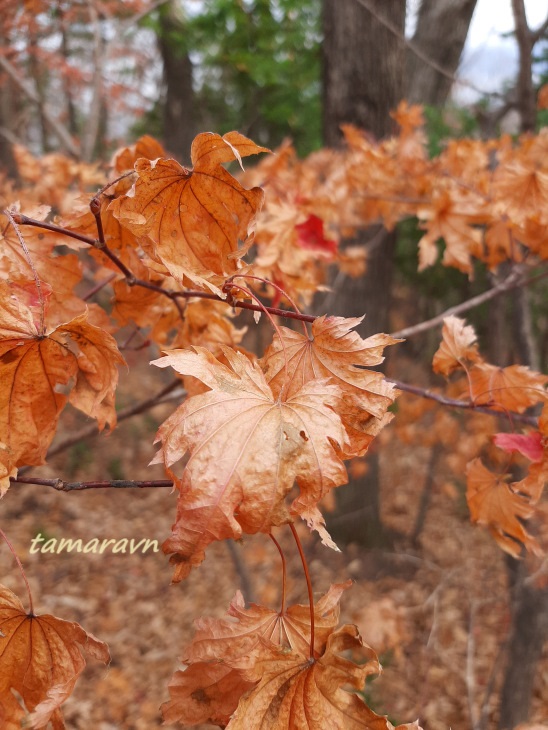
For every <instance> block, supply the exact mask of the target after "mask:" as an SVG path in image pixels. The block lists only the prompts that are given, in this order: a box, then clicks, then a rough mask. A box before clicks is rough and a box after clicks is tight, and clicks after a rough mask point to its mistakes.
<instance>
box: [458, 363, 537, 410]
mask: <svg viewBox="0 0 548 730" xmlns="http://www.w3.org/2000/svg"><path fill="white" fill-rule="evenodd" d="M469 376H470V397H471V398H472V400H473V401H474V403H475V404H476V405H489V406H490V407H491V408H494V409H495V410H500V411H505V410H508V411H516V412H517V413H523V411H525V410H526V409H527V408H529V407H530V406H534V405H535V404H536V403H542V402H543V401H545V400H546V398H547V395H548V394H547V392H546V389H545V387H544V386H545V385H546V383H548V375H543V374H542V373H536V372H535V371H534V370H531V369H530V368H528V367H526V366H525V365H510V366H508V367H506V368H499V367H497V366H495V365H490V364H489V363H477V364H476V365H474V367H472V368H471V369H470V372H469Z"/></svg>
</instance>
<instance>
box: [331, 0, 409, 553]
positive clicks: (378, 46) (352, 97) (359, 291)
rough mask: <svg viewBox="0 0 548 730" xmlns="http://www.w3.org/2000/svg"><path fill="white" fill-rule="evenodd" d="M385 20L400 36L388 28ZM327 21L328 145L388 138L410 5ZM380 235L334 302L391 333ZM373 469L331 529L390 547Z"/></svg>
mask: <svg viewBox="0 0 548 730" xmlns="http://www.w3.org/2000/svg"><path fill="white" fill-rule="evenodd" d="M383 19H384V20H386V21H387V22H389V23H390V25H392V26H394V27H395V28H396V29H397V30H398V33H394V32H392V31H391V30H389V29H388V28H387V27H386V25H384V24H383V23H382V20H383ZM323 23H324V46H323V99H324V108H323V131H324V142H325V144H326V145H327V146H330V147H337V146H339V145H340V144H341V141H342V135H341V131H340V125H341V124H345V123H350V124H353V125H355V126H358V127H361V128H363V129H365V130H367V131H368V132H370V133H372V134H373V135H374V136H375V137H377V138H382V137H384V136H387V135H388V134H390V133H391V132H392V131H393V126H392V120H391V118H390V111H391V110H392V109H394V108H395V107H396V106H397V104H398V102H399V101H400V100H401V98H402V96H403V61H404V40H403V39H404V35H403V34H404V27H405V0H359V1H358V0H324V15H323ZM375 237H378V238H377V240H376V242H375V245H374V246H373V247H372V248H371V251H370V255H368V260H367V272H366V274H365V276H364V277H363V278H361V279H352V278H350V277H345V280H344V282H343V283H342V286H341V287H340V289H339V291H338V292H337V297H336V303H335V313H337V314H340V315H342V316H345V317H353V316H359V315H361V314H363V313H364V312H365V313H366V315H367V316H366V318H365V321H364V322H363V323H362V326H361V328H360V330H361V331H360V334H362V335H367V334H372V333H373V332H383V331H387V330H388V313H389V308H390V296H391V294H390V292H391V285H392V271H393V254H394V248H395V244H396V234H395V232H393V233H388V232H387V231H384V230H380V231H379V230H378V229H371V228H369V229H367V230H364V231H360V232H358V236H357V241H358V242H360V243H363V244H364V245H365V244H366V243H367V242H368V241H369V240H371V239H373V238H375ZM352 243H356V241H352ZM343 245H344V244H343ZM368 465H369V473H368V474H367V475H365V476H364V477H363V478H360V479H356V480H353V481H351V482H350V484H349V485H348V487H347V488H346V489H345V490H344V495H343V494H341V495H339V497H338V502H337V512H336V514H335V515H334V518H333V520H330V521H329V528H330V529H332V531H333V535H334V537H335V539H336V540H338V541H339V542H341V543H344V542H351V541H356V542H360V543H361V544H364V545H367V546H369V547H372V546H378V547H380V546H386V545H388V544H389V538H388V535H387V534H386V531H385V530H384V529H383V525H382V521H381V517H380V498H379V462H378V455H377V454H376V453H372V454H370V455H369V459H368Z"/></svg>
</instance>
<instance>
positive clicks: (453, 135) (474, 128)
mask: <svg viewBox="0 0 548 730" xmlns="http://www.w3.org/2000/svg"><path fill="white" fill-rule="evenodd" d="M424 118H425V121H426V134H427V136H428V154H429V155H430V157H435V156H436V155H439V154H440V152H441V151H442V150H443V147H444V143H445V142H446V141H447V140H448V139H464V138H465V137H474V136H475V135H476V134H477V132H478V129H479V127H478V121H477V118H476V116H475V115H474V114H473V113H472V112H471V111H470V110H469V109H466V108H464V107H456V106H446V107H444V108H443V109H440V108H438V107H434V106H425V107H424Z"/></svg>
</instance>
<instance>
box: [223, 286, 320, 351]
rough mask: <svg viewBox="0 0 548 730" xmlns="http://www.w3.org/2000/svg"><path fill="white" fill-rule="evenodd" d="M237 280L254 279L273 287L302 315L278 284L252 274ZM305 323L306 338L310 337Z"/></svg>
mask: <svg viewBox="0 0 548 730" xmlns="http://www.w3.org/2000/svg"><path fill="white" fill-rule="evenodd" d="M234 278H235V279H254V280H255V281H261V282H262V283H263V284H267V285H268V286H271V287H273V288H274V289H276V291H278V292H279V293H280V294H281V295H282V296H284V297H285V298H286V299H287V300H288V302H289V303H290V304H291V306H292V307H293V309H294V310H295V312H297V314H301V310H300V309H299V307H298V306H297V305H296V304H295V301H294V300H293V299H292V298H291V297H290V296H289V294H288V293H287V292H286V291H285V289H282V287H281V286H278V284H275V283H274V282H273V281H269V280H268V279H264V278H263V277H262V276H253V275H251V274H238V275H237V276H235V277H234ZM301 321H302V322H303V329H304V334H305V336H306V337H309V334H308V330H307V329H306V324H305V323H304V320H301Z"/></svg>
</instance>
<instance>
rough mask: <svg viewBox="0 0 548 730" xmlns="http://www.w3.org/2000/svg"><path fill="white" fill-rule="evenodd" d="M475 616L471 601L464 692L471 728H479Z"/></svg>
mask: <svg viewBox="0 0 548 730" xmlns="http://www.w3.org/2000/svg"><path fill="white" fill-rule="evenodd" d="M475 618H476V603H475V601H472V602H471V604H470V615H469V620H468V637H467V641H466V674H465V677H466V693H467V696H468V712H469V714H470V725H471V727H472V730H479V727H480V726H479V718H478V712H477V709H476V703H475V694H476V672H475V654H476V641H475V637H474V631H475Z"/></svg>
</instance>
